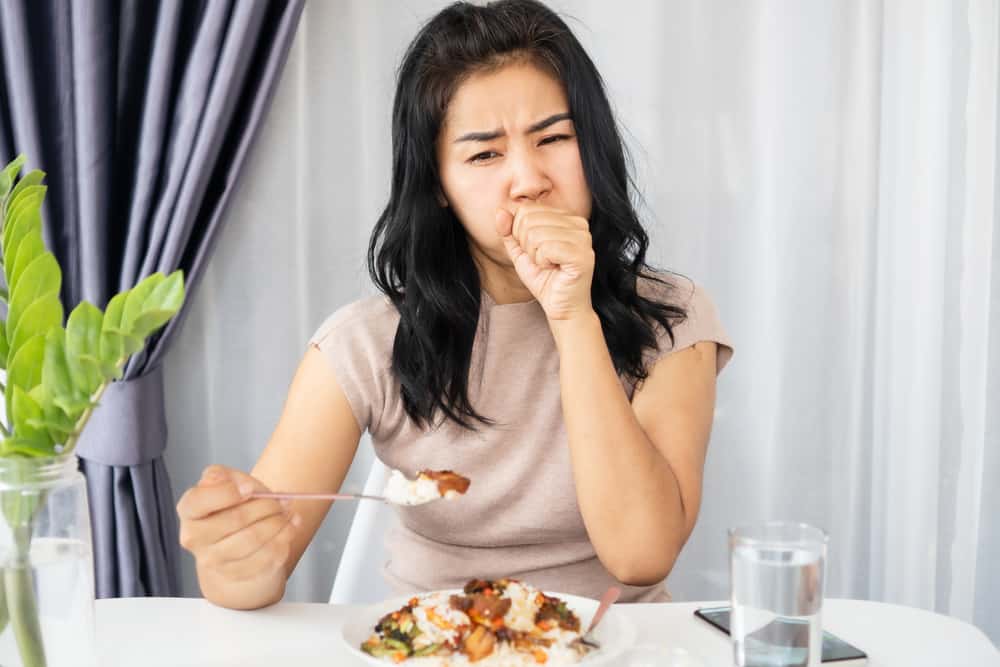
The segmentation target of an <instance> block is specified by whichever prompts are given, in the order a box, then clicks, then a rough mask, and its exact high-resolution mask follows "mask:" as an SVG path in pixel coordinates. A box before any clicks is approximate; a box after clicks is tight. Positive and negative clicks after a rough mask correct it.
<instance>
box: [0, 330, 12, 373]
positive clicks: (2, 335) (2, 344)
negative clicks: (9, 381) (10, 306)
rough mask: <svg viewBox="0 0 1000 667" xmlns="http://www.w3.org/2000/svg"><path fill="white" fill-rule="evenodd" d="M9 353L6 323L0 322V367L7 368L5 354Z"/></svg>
mask: <svg viewBox="0 0 1000 667" xmlns="http://www.w3.org/2000/svg"><path fill="white" fill-rule="evenodd" d="M9 353H10V345H8V344H7V325H6V323H5V322H0V369H3V370H7V355H8V354H9Z"/></svg>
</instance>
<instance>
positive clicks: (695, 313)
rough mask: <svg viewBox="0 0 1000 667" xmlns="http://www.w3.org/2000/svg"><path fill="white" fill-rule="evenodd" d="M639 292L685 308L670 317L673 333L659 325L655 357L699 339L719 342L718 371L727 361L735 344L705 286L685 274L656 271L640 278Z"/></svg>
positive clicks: (696, 341) (681, 348)
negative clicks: (657, 349)
mask: <svg viewBox="0 0 1000 667" xmlns="http://www.w3.org/2000/svg"><path fill="white" fill-rule="evenodd" d="M636 291H637V292H638V293H639V295H640V296H642V297H644V298H646V299H649V300H651V301H656V302H657V303H662V304H666V305H670V306H675V307H677V308H679V309H681V310H683V311H684V315H683V316H681V315H679V314H678V315H677V317H675V318H671V319H672V322H671V332H670V335H667V334H666V332H665V331H662V330H661V329H660V328H659V327H657V330H658V331H659V332H660V336H659V342H660V349H659V351H658V353H659V354H657V355H655V356H660V355H662V354H665V353H670V352H678V351H680V350H683V349H685V348H687V347H690V346H692V345H694V344H696V343H698V342H700V341H714V342H715V343H717V344H718V345H719V357H718V362H719V364H718V365H719V370H722V367H723V366H725V365H726V364H727V363H728V361H729V359H730V357H732V354H733V345H732V342H731V341H730V339H729V336H728V334H727V333H726V330H725V328H724V327H723V324H722V318H721V316H720V315H719V310H718V308H717V307H716V305H715V302H714V301H713V299H712V297H711V295H710V294H709V293H708V291H707V290H706V289H705V288H704V287H703V286H702V285H700V284H699V283H697V282H695V281H694V280H692V279H691V278H688V277H686V276H682V275H679V274H676V273H668V272H665V271H657V272H651V273H647V274H646V275H644V276H643V277H642V278H640V279H639V281H638V283H637V285H636Z"/></svg>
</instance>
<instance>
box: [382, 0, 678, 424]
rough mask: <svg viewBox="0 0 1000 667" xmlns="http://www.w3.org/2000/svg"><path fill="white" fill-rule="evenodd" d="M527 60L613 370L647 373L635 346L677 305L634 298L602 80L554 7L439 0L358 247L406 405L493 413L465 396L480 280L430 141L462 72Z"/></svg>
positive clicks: (623, 191)
mask: <svg viewBox="0 0 1000 667" xmlns="http://www.w3.org/2000/svg"><path fill="white" fill-rule="evenodd" d="M514 60H519V61H523V60H527V61H528V62H531V63H532V64H535V65H536V66H538V67H540V68H543V69H544V70H545V71H547V72H549V73H551V74H552V75H553V76H555V77H556V78H557V79H558V80H559V81H561V82H562V84H563V86H564V87H565V92H566V95H567V98H568V101H569V111H570V114H571V115H572V118H573V123H574V125H575V130H576V135H577V141H578V144H579V147H580V159H581V161H582V163H583V172H584V175H585V176H586V179H587V185H588V186H589V188H590V192H591V199H592V210H591V216H590V232H591V236H592V239H593V247H594V253H595V267H596V268H595V271H594V277H593V282H592V289H591V302H592V304H593V307H594V310H595V311H596V312H597V314H598V316H599V317H600V320H601V326H602V328H603V330H604V338H605V340H606V342H607V345H608V350H609V351H610V353H611V358H612V360H613V361H614V365H615V368H616V370H617V371H618V373H619V374H622V375H625V376H627V377H629V378H631V379H632V380H633V381H636V382H639V381H641V380H643V379H645V378H646V376H647V371H646V368H645V367H644V364H643V351H644V350H647V349H650V348H652V349H656V347H657V342H656V330H655V323H659V324H660V325H661V326H662V327H664V329H665V330H666V332H667V334H668V335H669V336H670V338H671V340H673V332H672V326H673V325H675V324H676V323H677V322H679V321H680V319H682V318H683V317H684V316H685V312H684V310H683V309H682V308H680V307H678V306H676V305H671V304H667V303H660V302H658V301H655V300H651V299H648V298H644V297H643V296H641V295H640V294H639V293H638V292H637V289H636V283H637V279H638V278H639V277H640V276H649V277H650V278H652V279H654V280H655V279H656V278H655V277H654V276H653V272H652V270H651V269H650V267H649V266H648V265H647V264H646V261H645V258H646V248H647V246H648V245H649V237H648V235H647V234H646V231H645V230H644V229H643V227H642V225H641V224H640V222H639V218H638V216H637V214H636V211H635V208H634V207H633V204H632V201H631V199H630V192H631V190H630V186H631V185H632V179H631V177H630V175H629V172H628V169H627V167H626V160H625V151H624V148H623V145H622V141H621V137H620V135H619V133H618V129H617V126H616V123H615V118H614V114H613V112H612V110H611V105H610V104H609V102H608V98H607V95H606V93H605V90H604V83H603V81H602V79H601V76H600V74H599V73H598V71H597V68H596V67H594V63H593V62H592V61H591V60H590V58H589V57H588V56H587V54H586V52H585V51H584V49H583V47H582V46H581V45H580V43H579V42H578V41H577V39H576V37H575V36H574V35H573V33H572V32H571V31H570V29H569V27H568V26H567V25H566V24H565V23H564V22H563V20H562V19H561V18H560V17H559V16H558V15H557V14H556V13H555V12H553V11H552V10H550V9H549V8H548V7H546V6H545V5H543V4H541V3H539V2H535V1H534V0H499V1H498V2H491V3H489V4H488V5H486V6H477V5H473V4H470V3H468V2H456V3H454V4H452V5H449V6H448V7H446V8H445V9H443V10H442V11H441V12H439V13H438V14H437V15H436V16H434V17H433V18H432V19H431V20H430V21H429V22H427V24H425V25H424V26H423V28H422V29H421V30H420V32H419V33H418V34H417V36H416V37H415V38H414V40H413V42H412V43H411V44H410V46H409V48H408V49H407V51H406V54H405V56H404V57H403V61H402V64H401V65H400V68H399V71H398V72H397V85H396V93H395V100H394V103H393V109H392V187H391V194H390V196H389V203H388V204H387V205H386V207H385V210H384V211H383V212H382V214H381V215H380V216H379V219H378V222H377V223H376V225H375V228H374V230H373V232H372V237H371V242H370V244H369V247H368V270H369V272H370V273H371V276H372V280H373V281H374V282H375V284H376V285H377V286H378V288H379V289H380V290H381V291H382V292H384V293H385V294H386V295H387V296H388V297H389V299H390V300H391V301H392V303H393V304H394V305H395V307H396V309H397V310H398V311H399V315H400V319H399V325H398V327H397V329H396V337H395V341H394V344H393V349H392V370H393V373H394V374H395V377H396V378H397V379H398V381H399V383H400V387H401V392H402V399H403V405H404V408H405V410H406V413H407V414H408V415H409V417H410V418H411V419H413V420H414V421H415V422H417V423H418V424H433V423H434V421H435V419H434V416H435V413H437V412H438V411H440V413H441V414H442V415H443V416H444V417H445V418H448V419H452V420H454V421H455V422H457V423H459V424H461V425H462V426H465V427H467V428H473V429H474V428H476V425H475V422H479V423H480V424H490V423H492V422H491V420H490V419H489V417H488V416H485V415H480V414H479V413H478V412H477V411H476V410H475V408H474V406H472V405H471V404H470V402H469V397H468V380H469V365H470V360H471V356H472V343H473V340H474V338H475V335H476V329H477V327H478V322H479V311H480V283H479V274H478V272H477V270H476V266H475V264H474V261H473V258H472V254H471V252H470V250H469V242H468V240H467V237H466V233H465V229H464V228H463V227H462V225H461V223H460V222H459V220H458V219H457V218H456V217H455V214H454V212H453V210H452V208H451V207H443V206H441V205H440V204H439V201H438V199H437V194H438V192H439V187H440V185H439V176H438V165H437V159H436V152H435V144H436V141H437V137H438V132H439V131H440V129H441V125H442V122H443V120H444V116H445V111H446V109H447V106H448V102H449V101H450V99H451V96H452V95H453V94H454V93H455V91H456V90H457V88H458V86H459V85H460V84H461V83H462V82H463V81H464V80H466V79H467V78H468V77H469V76H471V75H472V74H476V73H481V72H489V71H493V70H495V69H498V68H499V67H502V66H503V65H505V64H507V63H509V62H511V61H514Z"/></svg>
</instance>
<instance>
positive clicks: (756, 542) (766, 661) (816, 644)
mask: <svg viewBox="0 0 1000 667" xmlns="http://www.w3.org/2000/svg"><path fill="white" fill-rule="evenodd" d="M826 544H827V536H826V533H824V532H823V531H822V530H820V529H819V528H814V527H813V526H809V525H806V524H804V523H792V522H786V521H766V522H760V523H751V524H746V525H743V526H738V527H736V528H733V529H731V530H730V531H729V576H730V589H729V590H730V602H731V604H732V622H731V626H732V636H733V651H734V656H735V660H736V665H738V667H793V666H794V667H820V660H821V657H822V645H823V627H822V622H821V618H820V617H821V612H822V609H823V579H824V577H823V572H824V568H825V564H826Z"/></svg>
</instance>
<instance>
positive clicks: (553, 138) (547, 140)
mask: <svg viewBox="0 0 1000 667" xmlns="http://www.w3.org/2000/svg"><path fill="white" fill-rule="evenodd" d="M563 139H569V135H568V134H554V135H552V136H551V137H545V138H544V139H542V141H541V143H542V144H554V143H555V142H557V141H562V140H563Z"/></svg>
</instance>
